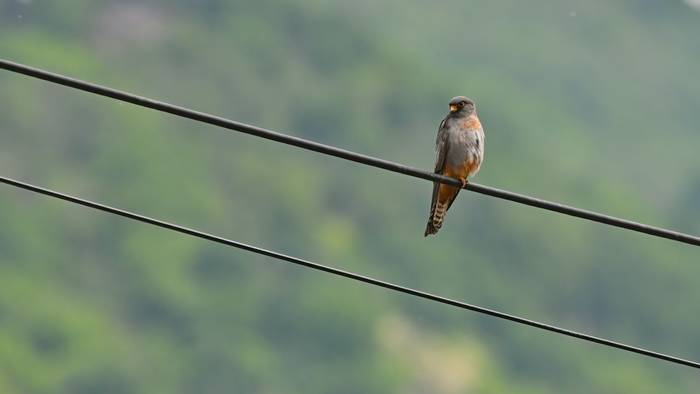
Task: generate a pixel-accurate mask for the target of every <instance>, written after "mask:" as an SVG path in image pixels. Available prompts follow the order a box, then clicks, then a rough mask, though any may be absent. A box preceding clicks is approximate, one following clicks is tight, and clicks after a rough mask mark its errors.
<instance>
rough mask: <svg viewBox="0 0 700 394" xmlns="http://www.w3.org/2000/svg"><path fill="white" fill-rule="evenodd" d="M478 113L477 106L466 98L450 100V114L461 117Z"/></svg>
mask: <svg viewBox="0 0 700 394" xmlns="http://www.w3.org/2000/svg"><path fill="white" fill-rule="evenodd" d="M475 111H476V106H475V105H474V101H473V100H472V99H469V98H466V97H464V96H457V97H453V98H452V100H450V113H451V114H460V115H462V114H463V115H471V114H473V113H474V112H475Z"/></svg>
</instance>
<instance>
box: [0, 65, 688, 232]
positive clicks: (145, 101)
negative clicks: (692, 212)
mask: <svg viewBox="0 0 700 394" xmlns="http://www.w3.org/2000/svg"><path fill="white" fill-rule="evenodd" d="M0 69H5V70H8V71H12V72H15V73H19V74H23V75H26V76H30V77H33V78H38V79H41V80H44V81H48V82H52V83H56V84H59V85H63V86H67V87H71V88H74V89H78V90H82V91H85V92H89V93H94V94H97V95H100V96H105V97H110V98H113V99H115V100H119V101H124V102H128V103H131V104H135V105H138V106H141V107H146V108H151V109H154V110H156V111H161V112H166V113H169V114H172V115H176V116H180V117H183V118H187V119H191V120H195V121H198V122H202V123H207V124H210V125H214V126H218V127H222V128H225V129H228V130H233V131H237V132H241V133H245V134H250V135H254V136H256V137H261V138H265V139H268V140H272V141H277V142H281V143H283V144H287V145H293V146H296V147H299V148H303V149H307V150H311V151H314V152H318V153H322V154H325V155H330V156H335V157H338V158H342V159H345V160H350V161H353V162H356V163H360V164H364V165H368V166H372V167H376V168H381V169H384V170H387V171H392V172H395V173H400V174H404V175H408V176H412V177H415V178H421V179H426V180H429V181H433V182H441V183H445V184H449V185H453V186H460V187H461V186H462V183H461V182H460V181H459V180H457V179H455V178H450V177H446V176H443V175H440V174H435V173H432V172H427V171H423V170H420V169H417V168H413V167H409V166H406V165H403V164H399V163H394V162H391V161H388V160H383V159H379V158H376V157H372V156H367V155H363V154H360V153H355V152H352V151H349V150H345V149H341V148H337V147H334V146H330V145H325V144H321V143H318V142H314V141H309V140H306V139H303V138H299V137H294V136H290V135H286V134H282V133H279V132H276V131H272V130H268V129H264V128H261V127H257V126H252V125H248V124H245V123H241V122H236V121H233V120H230V119H226V118H223V117H220V116H215V115H211V114H207V113H204V112H199V111H195V110H192V109H188V108H184V107H179V106H176V105H173V104H168V103H166V102H162V101H158V100H153V99H150V98H147V97H143V96H139V95H136V94H132V93H128V92H124V91H120V90H117V89H112V88H109V87H106V86H101V85H97V84H94V83H90V82H86V81H82V80H79V79H75V78H71V77H68V76H65V75H61V74H56V73H53V72H50V71H46V70H42V69H39V68H35V67H31V66H27V65H24V64H20V63H16V62H12V61H9V60H4V59H0ZM465 189H467V190H470V191H473V192H476V193H481V194H485V195H488V196H491V197H496V198H500V199H504V200H508V201H512V202H516V203H520V204H524V205H529V206H533V207H537V208H541V209H545V210H548V211H553V212H558V213H561V214H565V215H569V216H574V217H578V218H581V219H586V220H590V221H594V222H598V223H603V224H606V225H609V226H614V227H619V228H624V229H627V230H631V231H636V232H640V233H644V234H648V235H652V236H655V237H660V238H666V239H670V240H673V241H677V242H681V243H685V244H689V245H695V246H700V237H699V236H694V235H690V234H685V233H681V232H678V231H673V230H669V229H665V228H662V227H656V226H650V225H647V224H643V223H638V222H634V221H630V220H626V219H621V218H617V217H614V216H610V215H605V214H601V213H598V212H593V211H590V210H585V209H580V208H576V207H572V206H568V205H564V204H559V203H556V202H551V201H547V200H543V199H540V198H535V197H530V196H526V195H523V194H518V193H513V192H510V191H506V190H501V189H497V188H494V187H490V186H484V185H480V184H477V183H472V182H470V183H468V184H467V186H466V187H465Z"/></svg>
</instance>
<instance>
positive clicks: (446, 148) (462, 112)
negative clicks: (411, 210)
mask: <svg viewBox="0 0 700 394" xmlns="http://www.w3.org/2000/svg"><path fill="white" fill-rule="evenodd" d="M484 145H485V135H484V131H483V129H482V127H481V123H480V122H479V119H478V117H477V116H476V108H475V105H474V102H473V101H471V100H469V99H467V98H466V97H461V96H458V97H455V98H453V99H452V101H450V113H449V114H448V115H447V116H446V117H445V119H443V121H442V122H441V123H440V127H439V128H438V134H437V139H436V141H435V152H436V159H435V173H437V174H443V175H448V176H454V177H458V178H460V179H461V180H462V181H463V183H465V184H466V180H467V178H468V177H470V176H473V175H475V174H476V173H477V172H478V171H479V168H480V166H481V163H482V162H483V160H484ZM441 190H442V194H441ZM460 190H461V189H460V188H457V187H454V186H450V185H443V184H440V183H438V182H435V183H434V184H433V196H432V201H431V204H430V216H429V218H428V224H427V226H426V229H425V235H426V236H427V235H429V234H435V233H437V231H438V230H439V229H440V228H441V227H442V223H443V220H444V217H445V214H446V212H447V210H448V209H449V208H450V206H451V205H452V203H453V202H454V200H455V198H456V197H457V195H458V194H459V191H460Z"/></svg>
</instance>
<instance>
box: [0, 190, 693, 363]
mask: <svg viewBox="0 0 700 394" xmlns="http://www.w3.org/2000/svg"><path fill="white" fill-rule="evenodd" d="M0 182H2V183H5V184H8V185H11V186H15V187H18V188H21V189H25V190H29V191H31V192H34V193H39V194H43V195H46V196H50V197H54V198H57V199H61V200H64V201H68V202H71V203H74V204H79V205H83V206H86V207H89V208H93V209H97V210H100V211H104V212H107V213H111V214H114V215H118V216H122V217H125V218H128V219H132V220H137V221H140V222H143V223H147V224H151V225H154V226H158V227H162V228H165V229H168V230H173V231H177V232H179V233H183V234H187V235H190V236H193V237H197V238H202V239H206V240H209V241H213V242H217V243H220V244H224V245H228V246H233V247H235V248H239V249H243V250H246V251H249V252H253V253H257V254H261V255H264V256H268V257H272V258H275V259H278V260H284V261H287V262H289V263H293V264H297V265H301V266H304V267H307V268H313V269H315V270H318V271H324V272H327V273H329V274H333V275H337V276H342V277H345V278H349V279H352V280H355V281H360V282H364V283H368V284H370V285H373V286H379V287H383V288H385V289H389V290H394V291H397V292H400V293H404V294H410V295H412V296H415V297H419V298H424V299H427V300H430V301H435V302H439V303H441V304H447V305H451V306H455V307H457V308H460V309H467V310H470V311H473V312H478V313H482V314H486V315H489V316H493V317H497V318H499V319H505V320H510V321H512V322H515V323H519V324H523V325H526V326H530V327H535V328H539V329H541V330H546V331H550V332H555V333H557V334H561V335H566V336H569V337H574V338H578V339H582V340H584V341H589V342H594V343H597V344H600V345H604V346H608V347H613V348H616V349H620V350H625V351H628V352H633V353H637V354H641V355H644V356H648V357H653V358H656V359H660V360H665V361H669V362H672V363H675V364H681V365H685V366H688V367H692V368H697V369H700V363H697V362H695V361H690V360H685V359H682V358H678V357H674V356H669V355H666V354H663V353H657V352H653V351H651V350H646V349H642V348H638V347H634V346H630V345H626V344H624V343H619V342H614V341H611V340H608V339H604V338H598V337H595V336H591V335H587V334H582V333H579V332H576V331H571V330H567V329H564V328H559V327H556V326H552V325H549V324H545V323H540V322H538V321H534V320H529V319H525V318H522V317H518V316H514V315H509V314H507V313H503V312H499V311H495V310H492V309H487V308H483V307H480V306H478V305H472V304H467V303H465V302H462V301H456V300H452V299H449V298H445V297H442V296H438V295H434V294H430V293H426V292H423V291H420V290H415V289H411V288H409V287H404V286H400V285H396V284H393V283H390V282H385V281H382V280H379V279H374V278H371V277H368V276H364V275H360V274H356V273H353V272H350V271H344V270H341V269H338V268H333V267H329V266H326V265H322V264H318V263H314V262H311V261H308V260H303V259H300V258H297V257H293V256H288V255H285V254H281V253H277V252H274V251H271V250H266V249H262V248H259V247H257V246H252V245H248V244H245V243H242V242H238V241H232V240H230V239H227V238H223V237H219V236H216V235H212V234H208V233H204V232H201V231H198V230H194V229H191V228H187V227H183V226H179V225H177V224H173V223H168V222H164V221H161V220H158V219H153V218H150V217H148V216H144V215H140V214H137V213H132V212H128V211H125V210H121V209H118V208H113V207H110V206H107V205H103V204H99V203H96V202H92V201H88V200H84V199H81V198H78V197H73V196H70V195H67V194H63V193H59V192H56V191H53V190H49V189H45V188H42V187H38V186H34V185H30V184H28V183H24V182H20V181H16V180H14V179H10V178H6V177H0Z"/></svg>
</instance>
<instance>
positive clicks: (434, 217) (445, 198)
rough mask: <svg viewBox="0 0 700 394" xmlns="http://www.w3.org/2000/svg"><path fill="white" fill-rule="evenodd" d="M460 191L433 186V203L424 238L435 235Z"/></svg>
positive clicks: (438, 185) (445, 186) (447, 186)
mask: <svg viewBox="0 0 700 394" xmlns="http://www.w3.org/2000/svg"><path fill="white" fill-rule="evenodd" d="M460 190H461V189H460V188H458V187H454V186H450V185H442V184H439V183H437V184H435V185H434V188H433V201H432V204H430V215H429V216H428V225H427V226H425V234H424V236H426V237H427V236H428V235H431V234H436V233H437V232H438V230H440V227H442V223H443V222H444V221H445V214H446V213H447V210H448V209H450V206H452V203H453V202H454V200H455V198H457V195H458V194H459V191H460Z"/></svg>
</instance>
